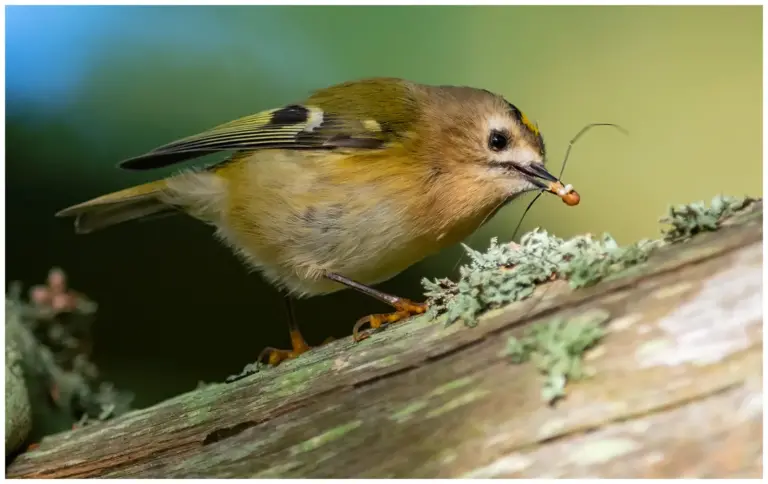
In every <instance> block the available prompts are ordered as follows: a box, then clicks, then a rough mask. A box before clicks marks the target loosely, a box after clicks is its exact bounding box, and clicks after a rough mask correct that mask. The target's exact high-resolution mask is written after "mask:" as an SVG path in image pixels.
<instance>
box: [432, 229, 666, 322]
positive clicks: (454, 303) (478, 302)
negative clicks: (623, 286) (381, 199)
mask: <svg viewBox="0 0 768 484" xmlns="http://www.w3.org/2000/svg"><path fill="white" fill-rule="evenodd" d="M655 246H656V244H655V243H654V242H652V241H647V240H643V241H640V242H638V243H636V244H632V245H630V246H628V247H620V246H619V245H618V244H617V243H616V241H615V240H614V239H613V237H611V236H610V235H608V234H604V235H603V236H602V237H600V238H593V237H592V236H591V235H580V236H577V237H574V238H572V239H570V240H563V239H561V238H559V237H555V236H553V235H550V234H548V233H547V232H546V231H544V230H540V229H536V230H534V231H532V232H529V233H527V234H525V235H524V236H523V238H522V239H521V241H520V244H519V245H517V244H499V243H498V241H497V240H496V239H495V238H494V239H492V240H491V245H490V247H489V249H488V250H487V251H486V252H484V253H482V252H478V251H475V250H472V249H470V248H469V247H466V246H465V249H466V251H467V252H468V254H469V257H470V263H469V264H468V265H465V266H463V267H461V269H460V279H459V282H458V283H453V282H452V281H449V280H447V279H441V280H436V281H429V280H426V279H425V280H423V281H422V282H423V285H424V287H425V289H426V293H425V294H426V296H427V298H428V301H429V303H430V310H431V311H432V315H433V316H435V315H437V314H441V313H446V322H447V324H451V323H454V322H455V321H457V320H459V319H461V320H463V321H464V322H465V323H466V324H467V325H469V326H474V325H475V324H476V323H477V318H478V316H479V315H480V314H482V313H484V312H486V311H488V310H490V309H494V308H497V307H501V306H504V305H507V304H509V303H512V302H515V301H520V300H523V299H526V298H528V297H529V296H531V294H533V291H534V290H535V288H536V286H537V285H538V284H541V283H544V282H546V281H549V280H551V279H553V278H561V279H567V280H568V281H569V283H570V285H571V287H573V288H579V287H586V286H589V285H592V284H595V283H596V282H598V281H600V280H601V279H603V278H604V277H606V276H607V275H609V274H614V273H616V272H619V271H622V270H624V269H626V268H628V267H631V266H633V265H635V264H639V263H641V262H643V261H645V260H646V259H647V257H648V254H649V253H650V251H651V250H652V249H653V247H655Z"/></svg>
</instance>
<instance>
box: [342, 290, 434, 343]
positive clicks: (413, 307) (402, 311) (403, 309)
mask: <svg viewBox="0 0 768 484" xmlns="http://www.w3.org/2000/svg"><path fill="white" fill-rule="evenodd" d="M390 304H391V305H392V307H394V308H395V309H396V310H397V311H395V312H394V313H387V314H371V315H369V316H365V317H363V318H360V319H359V320H358V321H357V323H355V327H354V328H353V329H352V338H353V339H354V340H355V342H359V341H362V340H364V339H366V338H367V337H368V336H370V334H369V333H368V332H361V331H360V328H361V327H363V326H364V325H366V324H368V325H369V326H370V327H371V329H372V330H375V329H378V328H380V327H381V326H382V325H383V324H394V323H398V322H400V321H403V320H406V319H408V318H410V317H411V316H416V315H418V314H424V313H425V312H426V311H427V308H428V306H427V304H425V303H417V302H413V301H411V300H409V299H405V298H400V297H399V298H396V299H395V300H394V301H393V302H392V303H390Z"/></svg>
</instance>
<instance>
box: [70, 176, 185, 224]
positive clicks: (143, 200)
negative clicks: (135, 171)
mask: <svg viewBox="0 0 768 484" xmlns="http://www.w3.org/2000/svg"><path fill="white" fill-rule="evenodd" d="M165 187H166V182H165V180H158V181H154V182H150V183H145V184H144V185H139V186H135V187H131V188H126V189H125V190H120V191H118V192H114V193H110V194H107V195H103V196H101V197H98V198H94V199H93V200H89V201H87V202H83V203H80V204H78V205H73V206H71V207H68V208H65V209H64V210H62V211H60V212H59V213H57V214H56V216H57V217H71V216H74V217H76V218H75V232H77V233H78V234H87V233H89V232H94V231H96V230H100V229H103V228H106V227H109V226H112V225H117V224H120V223H123V222H127V221H129V220H136V219H142V218H146V217H149V216H153V215H158V214H161V213H163V212H171V211H175V210H176V209H175V207H174V206H173V205H168V204H167V203H165V202H163V200H162V199H161V196H160V195H161V194H162V190H163V189H164V188H165Z"/></svg>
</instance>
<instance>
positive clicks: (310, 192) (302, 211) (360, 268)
mask: <svg viewBox="0 0 768 484" xmlns="http://www.w3.org/2000/svg"><path fill="white" fill-rule="evenodd" d="M365 161H366V160H350V159H348V157H345V156H344V155H338V154H330V153H329V154H312V153H308V152H305V153H301V152H298V153H297V152H290V151H285V152H281V151H273V152H271V153H269V156H267V152H259V153H257V154H254V155H253V156H252V157H250V158H248V159H247V160H245V161H244V162H240V163H239V164H237V165H236V166H230V167H228V168H226V170H222V171H220V172H219V173H218V174H217V176H219V177H222V178H224V179H225V180H226V182H227V185H228V204H227V210H226V213H225V216H223V217H222V219H221V220H220V221H219V222H218V223H217V224H216V225H217V226H218V227H219V231H220V233H221V234H222V236H223V237H224V239H225V240H227V241H228V242H229V243H230V244H231V245H232V246H233V247H234V248H235V249H236V250H237V251H238V252H239V253H241V254H242V255H244V256H245V258H246V260H247V261H249V262H250V263H251V264H252V265H254V266H256V267H258V268H259V269H260V270H262V271H263V272H264V274H265V275H266V276H267V277H268V278H269V279H270V280H272V282H274V283H276V284H277V285H279V286H282V287H285V288H286V289H288V290H290V291H291V292H293V293H295V294H297V295H312V294H322V293H328V292H334V291H336V290H339V289H341V288H342V287H341V286H339V285H338V284H337V283H333V282H330V281H327V280H325V279H324V278H323V277H322V274H323V273H324V272H325V271H330V272H335V273H338V274H341V275H344V276H346V277H349V278H351V279H354V280H357V281H358V282H361V283H364V284H375V283H378V282H381V281H384V280H386V279H389V278H390V277H392V276H394V275H396V274H398V273H399V272H401V271H403V270H404V269H406V268H407V267H409V266H411V265H412V264H414V263H415V262H418V261H419V260H421V259H423V258H424V257H426V256H428V255H430V254H433V253H435V252H437V251H439V250H440V249H442V248H443V247H445V246H447V245H452V244H454V243H456V242H457V241H459V240H461V239H463V238H464V237H466V236H467V235H469V233H471V232H472V231H473V230H475V229H476V228H477V226H478V225H479V224H480V222H481V220H480V218H481V217H482V216H483V213H481V212H482V211H476V210H475V211H470V212H469V215H467V216H456V213H457V211H456V210H453V209H448V208H446V207H441V206H439V205H438V204H436V203H434V201H433V200H427V199H426V198H425V197H427V187H425V186H424V177H423V176H421V175H420V172H419V170H416V169H413V167H403V166H400V167H397V165H393V164H392V163H390V164H385V165H382V163H381V161H382V160H376V159H374V160H368V161H370V164H369V165H368V166H366V165H365V164H364V163H365Z"/></svg>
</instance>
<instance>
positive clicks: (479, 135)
mask: <svg viewBox="0 0 768 484" xmlns="http://www.w3.org/2000/svg"><path fill="white" fill-rule="evenodd" d="M509 112H510V105H508V103H506V101H504V100H503V98H500V97H499V96H495V95H493V94H491V93H488V92H485V91H481V90H475V89H469V88H448V87H440V88H438V87H430V86H422V85H418V84H414V83H410V82H408V81H403V80H398V79H386V78H385V79H369V80H363V81H357V82H351V83H345V84H341V85H338V86H334V87H331V88H328V89H324V90H321V91H318V92H316V93H315V94H313V95H312V96H310V97H309V98H308V99H307V100H306V101H305V102H304V103H301V104H298V105H291V106H287V107H284V108H279V109H272V110H268V111H264V112H262V113H258V114H255V115H253V116H248V117H245V118H242V119H239V120H235V121H233V122H230V123H226V124H223V125H220V126H218V127H215V128H213V129H211V130H209V131H206V132H204V133H201V134H198V135H195V136H191V137H188V138H184V139H182V140H179V141H176V142H173V143H170V144H168V145H165V146H163V147H160V148H158V149H156V150H153V151H151V152H149V153H147V154H145V155H142V156H140V157H137V158H134V159H131V160H127V161H126V162H124V163H123V166H124V167H126V168H130V169H150V168H155V167H159V166H165V165H168V164H172V163H177V162H180V161H185V160H188V159H192V158H196V157H199V156H202V155H205V154H209V153H213V152H218V151H235V152H236V153H235V155H233V156H232V157H231V158H230V159H229V160H227V161H225V162H223V163H221V164H218V165H214V166H211V167H207V168H205V169H201V170H190V171H186V172H182V173H180V174H179V175H177V176H174V177H171V178H168V179H166V180H161V181H158V182H153V183H152V184H147V185H143V186H140V187H134V188H129V189H126V190H123V191H121V192H117V193H115V194H111V195H106V196H104V197H100V198H97V199H94V200H92V201H89V202H86V203H83V204H80V205H76V206H74V207H71V208H69V209H67V210H64V211H63V212H61V213H60V215H75V216H77V217H78V227H79V230H80V231H91V230H95V229H98V228H102V227H105V226H108V225H111V224H114V223H120V222H123V221H125V220H129V219H131V218H140V217H142V216H144V215H146V214H150V213H152V214H154V213H158V212H161V211H165V210H175V209H181V210H183V211H185V212H187V213H189V214H190V215H192V216H194V217H196V218H198V219H200V220H203V221H205V222H207V223H210V224H212V225H214V226H216V227H217V229H218V230H217V232H218V234H219V235H220V236H221V238H222V239H223V240H225V241H226V242H227V243H228V244H229V245H231V246H232V247H233V249H235V251H236V252H238V253H239V254H241V255H242V256H243V257H244V259H245V260H247V261H248V262H249V263H250V265H251V266H253V267H255V268H258V269H259V270H261V271H262V272H263V273H264V275H265V276H266V277H267V278H269V279H270V280H271V281H272V282H273V283H275V284H276V285H278V286H281V287H283V288H285V289H287V290H288V291H290V292H291V293H293V294H295V295H314V294H322V293H328V292H333V291H336V290H338V289H342V288H343V286H340V285H339V284H337V283H335V282H331V281H329V280H326V279H324V278H323V274H324V273H325V272H326V271H329V272H335V273H338V274H341V275H343V276H345V277H348V278H351V279H353V280H357V281H358V282H361V283H364V284H375V283H377V282H380V281H383V280H385V279H387V278H389V277H391V276H393V275H395V274H397V273H398V272H400V271H402V270H403V269H405V268H406V267H408V266H410V265H412V264H413V263H415V262H417V261H418V260H420V259H422V258H424V257H425V256H427V255H429V254H432V253H434V252H436V251H438V250H440V249H441V248H443V247H445V246H447V245H450V244H454V243H456V242H457V241H459V240H461V239H463V238H464V237H466V236H467V235H469V233H471V232H472V231H473V230H475V229H476V228H477V227H478V226H479V225H480V223H481V222H482V221H483V220H484V219H485V218H486V216H487V215H488V214H489V213H490V212H491V211H493V209H495V208H496V207H497V206H498V205H499V203H501V202H502V201H504V200H505V199H507V198H509V197H511V196H514V195H516V194H518V193H521V192H523V191H526V190H530V189H532V188H533V186H531V185H530V184H529V183H528V182H526V181H524V180H521V179H520V178H519V177H514V176H510V175H509V173H504V172H503V171H499V170H498V168H496V167H491V166H490V165H489V157H490V161H492V162H493V161H494V160H496V158H494V157H496V154H494V153H490V154H489V153H488V152H487V141H486V136H487V135H486V131H487V130H488V129H489V126H491V128H493V127H494V126H495V125H499V129H504V130H505V132H509V133H510V136H513V137H514V139H515V143H516V144H515V149H516V150H518V151H517V152H515V153H516V154H515V156H517V157H520V156H523V155H524V156H526V157H532V158H536V159H535V160H534V159H532V160H531V161H541V158H542V157H543V152H542V151H543V148H542V147H541V146H540V143H541V141H540V137H539V136H538V133H533V132H531V130H530V129H528V127H527V126H526V124H525V123H522V122H521V121H520V116H517V117H516V116H514V115H511V114H509ZM494 129H495V128H494ZM521 153H522V154H521ZM498 160H499V161H503V160H502V159H501V158H499V159H498Z"/></svg>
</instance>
